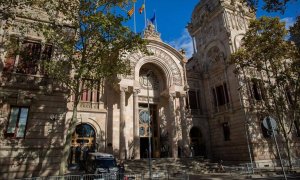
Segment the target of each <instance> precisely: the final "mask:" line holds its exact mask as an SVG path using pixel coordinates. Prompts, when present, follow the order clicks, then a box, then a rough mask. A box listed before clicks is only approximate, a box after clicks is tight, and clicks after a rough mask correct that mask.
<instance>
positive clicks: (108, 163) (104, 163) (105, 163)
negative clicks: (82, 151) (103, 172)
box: [95, 159, 117, 168]
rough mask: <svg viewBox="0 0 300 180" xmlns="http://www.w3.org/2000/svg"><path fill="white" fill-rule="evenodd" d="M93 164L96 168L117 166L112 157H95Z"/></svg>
mask: <svg viewBox="0 0 300 180" xmlns="http://www.w3.org/2000/svg"><path fill="white" fill-rule="evenodd" d="M95 164H96V167H97V168H111V167H116V166H117V165H116V161H115V160H114V159H96V160H95Z"/></svg>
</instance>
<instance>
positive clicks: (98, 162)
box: [85, 152, 118, 179]
mask: <svg viewBox="0 0 300 180" xmlns="http://www.w3.org/2000/svg"><path fill="white" fill-rule="evenodd" d="M85 170H86V172H87V173H89V174H103V175H105V176H109V179H116V178H117V175H118V166H117V162H116V159H115V158H114V156H113V155H111V154H107V153H99V152H94V153H89V154H88V155H87V159H86V162H85Z"/></svg>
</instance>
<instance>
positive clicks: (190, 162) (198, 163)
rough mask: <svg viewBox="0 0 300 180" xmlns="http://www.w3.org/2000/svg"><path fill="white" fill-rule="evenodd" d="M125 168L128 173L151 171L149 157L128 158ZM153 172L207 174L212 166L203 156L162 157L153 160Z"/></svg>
mask: <svg viewBox="0 0 300 180" xmlns="http://www.w3.org/2000/svg"><path fill="white" fill-rule="evenodd" d="M124 163H125V169H126V173H128V174H147V173H149V161H148V159H140V160H126V161H124ZM151 164H152V165H151V167H152V168H151V171H152V172H157V173H158V172H161V173H163V172H168V173H175V174H176V173H183V172H186V173H189V174H205V173H208V172H210V168H211V167H212V165H211V164H214V163H210V161H209V160H207V159H204V158H202V157H195V158H178V159H173V158H161V159H152V160H151Z"/></svg>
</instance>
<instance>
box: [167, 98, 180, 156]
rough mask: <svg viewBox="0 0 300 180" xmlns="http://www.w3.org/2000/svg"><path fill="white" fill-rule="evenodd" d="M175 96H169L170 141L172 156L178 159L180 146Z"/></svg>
mask: <svg viewBox="0 0 300 180" xmlns="http://www.w3.org/2000/svg"><path fill="white" fill-rule="evenodd" d="M174 97H175V95H174V94H170V95H169V100H168V101H169V102H168V103H169V119H168V121H169V123H168V124H169V128H168V129H169V134H170V137H169V141H170V145H171V155H172V157H173V158H177V157H178V144H177V131H176V129H177V128H176V119H175V108H174Z"/></svg>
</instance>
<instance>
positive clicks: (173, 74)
mask: <svg viewBox="0 0 300 180" xmlns="http://www.w3.org/2000/svg"><path fill="white" fill-rule="evenodd" d="M156 46H157V45H156V44H151V45H148V47H147V48H148V51H149V52H150V53H152V54H151V55H150V56H149V55H145V54H143V53H141V52H135V53H131V54H129V55H128V57H127V58H128V59H129V60H130V65H131V68H132V70H133V71H132V75H131V76H128V77H127V78H128V79H134V80H137V77H138V73H139V69H140V68H141V67H142V65H143V64H146V63H153V64H155V65H157V66H158V67H160V68H161V69H162V70H163V72H164V74H165V76H166V80H167V85H168V86H169V87H170V86H171V85H176V86H184V77H183V74H184V72H183V69H182V67H180V63H181V61H182V59H183V57H180V56H178V55H174V53H172V51H174V50H173V49H171V47H169V46H167V47H165V46H162V47H159V46H158V47H156ZM169 51H170V52H169Z"/></svg>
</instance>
